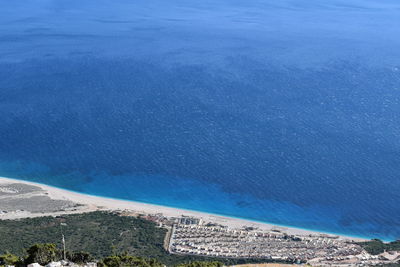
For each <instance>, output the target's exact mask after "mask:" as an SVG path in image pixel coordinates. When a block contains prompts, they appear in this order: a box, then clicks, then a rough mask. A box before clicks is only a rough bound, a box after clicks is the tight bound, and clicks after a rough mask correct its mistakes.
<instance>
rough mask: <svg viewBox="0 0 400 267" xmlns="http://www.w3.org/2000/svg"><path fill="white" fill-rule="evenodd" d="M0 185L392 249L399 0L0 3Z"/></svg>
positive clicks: (398, 169) (397, 220) (397, 188)
mask: <svg viewBox="0 0 400 267" xmlns="http://www.w3.org/2000/svg"><path fill="white" fill-rule="evenodd" d="M0 176H4V177H11V178H18V179H24V180H29V181H35V182H40V183H44V184H49V185H53V186H57V187H61V188H66V189H69V190H74V191H78V192H82V193H87V194H93V195H99V196H107V197H113V198H119V199H127V200H134V201H140V202H146V203H154V204H161V205H167V206H172V207H179V208H185V209H191V210H199V211H205V212H210V213H216V214H221V215H228V216H233V217H241V218H247V219H251V220H257V221H263V222H269V223H274V224H279V225H287V226H294V227H299V228H306V229H311V230H318V231H324V232H329V233H340V234H346V235H351V236H360V237H367V238H380V239H384V240H395V239H399V238H400V2H399V1H398V0H212V1H211V0H168V1H165V0H23V1H17V0H15V1H14V0H13V1H11V0H0Z"/></svg>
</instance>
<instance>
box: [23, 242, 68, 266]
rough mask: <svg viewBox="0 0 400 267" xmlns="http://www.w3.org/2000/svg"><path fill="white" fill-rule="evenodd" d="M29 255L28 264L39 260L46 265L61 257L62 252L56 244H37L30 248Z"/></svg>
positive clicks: (26, 261)
mask: <svg viewBox="0 0 400 267" xmlns="http://www.w3.org/2000/svg"><path fill="white" fill-rule="evenodd" d="M27 252H28V257H27V258H26V260H25V263H26V264H30V263H34V262H37V263H39V264H41V265H46V264H48V263H49V262H51V261H57V260H60V259H61V253H60V251H59V250H58V249H57V247H56V245H55V244H49V243H47V244H35V245H33V246H31V247H30V248H29V249H28V250H27Z"/></svg>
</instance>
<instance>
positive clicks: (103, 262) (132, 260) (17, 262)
mask: <svg viewBox="0 0 400 267" xmlns="http://www.w3.org/2000/svg"><path fill="white" fill-rule="evenodd" d="M63 258H64V255H63V251H62V250H60V249H58V248H57V246H56V245H55V244H48V243H47V244H35V245H33V246H31V247H30V248H29V249H27V250H26V255H25V256H23V257H19V256H17V255H13V254H11V253H6V254H4V255H0V267H4V266H9V265H11V266H16V267H23V266H26V265H28V264H31V263H39V264H40V265H46V264H48V263H50V262H52V261H60V260H62V259H63ZM66 260H69V261H72V262H74V263H78V264H83V263H88V262H91V261H94V258H93V257H92V256H91V255H90V254H89V253H87V252H68V253H67V254H66ZM97 266H99V267H134V266H137V267H163V266H164V264H162V263H161V262H160V261H158V260H156V259H153V258H143V257H136V256H132V255H129V254H128V253H122V254H116V255H112V256H108V257H105V258H103V259H100V260H97ZM221 266H222V263H221V262H217V261H196V262H188V263H182V264H179V265H177V266H176V267H221Z"/></svg>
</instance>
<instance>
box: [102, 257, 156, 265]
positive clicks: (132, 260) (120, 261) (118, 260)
mask: <svg viewBox="0 0 400 267" xmlns="http://www.w3.org/2000/svg"><path fill="white" fill-rule="evenodd" d="M98 266H101V267H134V266H137V267H162V266H163V265H162V264H161V263H160V262H159V261H157V260H155V259H143V258H140V257H134V256H130V255H128V254H123V255H114V256H110V257H106V258H104V259H103V260H102V261H101V262H100V263H99V265H98Z"/></svg>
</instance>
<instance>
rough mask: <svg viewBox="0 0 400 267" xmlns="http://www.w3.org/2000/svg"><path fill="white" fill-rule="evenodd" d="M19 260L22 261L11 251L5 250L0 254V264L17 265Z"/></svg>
mask: <svg viewBox="0 0 400 267" xmlns="http://www.w3.org/2000/svg"><path fill="white" fill-rule="evenodd" d="M20 262H22V259H21V258H20V257H18V256H16V255H13V254H11V253H8V252H7V253H5V254H3V255H0V266H6V265H18V264H19V263H20Z"/></svg>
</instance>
